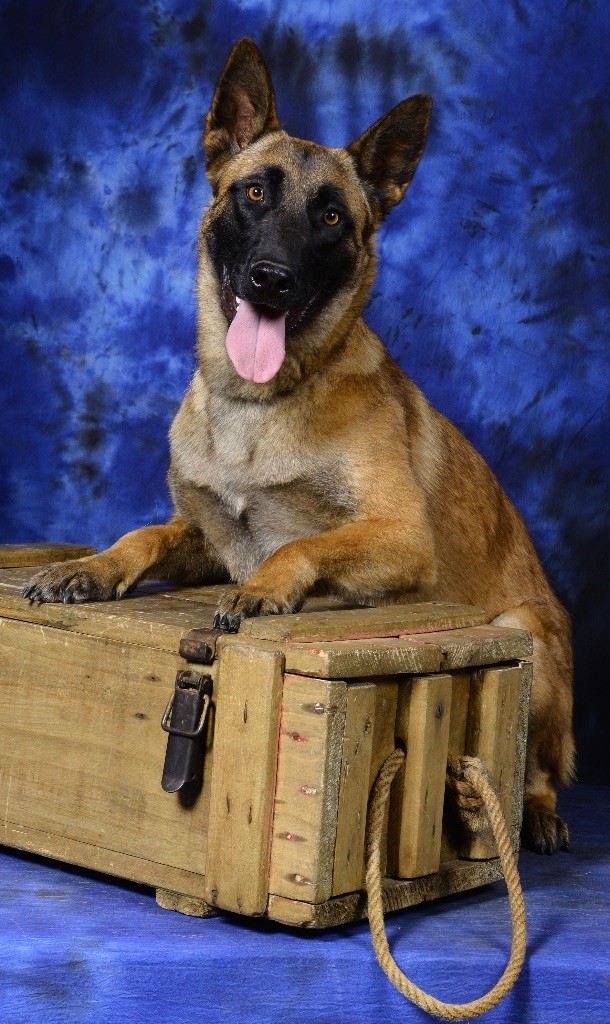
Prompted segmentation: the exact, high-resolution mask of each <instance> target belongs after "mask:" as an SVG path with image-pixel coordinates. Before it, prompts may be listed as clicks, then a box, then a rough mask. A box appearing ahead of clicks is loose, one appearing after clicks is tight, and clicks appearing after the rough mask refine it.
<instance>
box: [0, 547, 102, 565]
mask: <svg viewBox="0 0 610 1024" xmlns="http://www.w3.org/2000/svg"><path fill="white" fill-rule="evenodd" d="M95 552H96V549H95V548H91V547H87V546H85V545H83V544H61V543H47V544H0V569H4V568H15V567H17V566H22V565H30V566H32V565H49V563H50V562H65V561H67V560H68V559H69V558H82V557H83V555H94V554H95Z"/></svg>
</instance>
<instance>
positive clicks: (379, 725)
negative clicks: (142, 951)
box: [360, 679, 400, 885]
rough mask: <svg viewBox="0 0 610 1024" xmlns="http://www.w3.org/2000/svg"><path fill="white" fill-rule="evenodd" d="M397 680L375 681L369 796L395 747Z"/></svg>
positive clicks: (384, 838) (383, 862)
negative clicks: (383, 765) (382, 767)
mask: <svg viewBox="0 0 610 1024" xmlns="http://www.w3.org/2000/svg"><path fill="white" fill-rule="evenodd" d="M399 685H400V684H399V682H398V681H397V680H396V679H386V680H378V681H377V682H376V683H375V717H374V719H373V742H372V752H371V771H370V775H369V787H368V791H369V796H370V794H371V792H372V789H373V786H374V784H375V780H376V778H377V776H378V775H379V770H380V768H381V766H382V764H383V763H384V761H385V760H386V758H387V757H389V755H390V754H391V753H392V751H393V750H394V749H395V747H396V736H395V729H396V707H397V703H398V688H399ZM389 818H390V805H389V803H388V804H387V806H386V811H385V815H384V822H383V827H382V832H381V834H382V843H381V861H380V865H381V871H382V872H385V870H386V864H387V855H388V822H389ZM364 876H365V870H364V867H363V873H362V881H361V883H360V884H361V885H363V884H364Z"/></svg>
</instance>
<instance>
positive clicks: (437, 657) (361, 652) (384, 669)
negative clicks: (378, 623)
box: [286, 638, 442, 679]
mask: <svg viewBox="0 0 610 1024" xmlns="http://www.w3.org/2000/svg"><path fill="white" fill-rule="evenodd" d="M441 660H442V652H441V649H440V647H439V646H435V645H434V644H432V643H425V644H424V643H416V642H413V640H412V639H411V638H409V639H406V640H403V639H400V640H399V639H397V638H385V639H369V640H335V641H333V642H327V643H317V644H299V643H290V644H287V645H286V671H287V672H296V673H297V674H299V675H312V676H319V677H320V678H322V679H354V678H358V677H368V676H388V675H394V674H398V673H400V672H405V673H406V672H417V673H421V672H438V670H439V668H440V665H441Z"/></svg>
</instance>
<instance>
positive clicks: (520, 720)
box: [509, 661, 533, 857]
mask: <svg viewBox="0 0 610 1024" xmlns="http://www.w3.org/2000/svg"><path fill="white" fill-rule="evenodd" d="M519 668H520V670H521V688H520V691H519V713H518V716H517V743H516V750H515V774H514V776H513V785H512V808H511V813H510V820H509V825H510V837H511V842H512V847H513V853H514V855H515V857H518V855H519V847H520V845H521V823H522V821H523V791H524V788H525V761H526V755H527V730H528V722H529V710H530V695H531V689H532V679H533V665H532V663H531V661H522V662H520V663H519Z"/></svg>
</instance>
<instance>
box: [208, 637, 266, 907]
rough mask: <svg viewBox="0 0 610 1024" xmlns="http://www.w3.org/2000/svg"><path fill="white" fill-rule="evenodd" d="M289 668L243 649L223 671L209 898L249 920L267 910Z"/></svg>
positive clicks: (232, 651) (230, 653) (231, 651)
mask: <svg viewBox="0 0 610 1024" xmlns="http://www.w3.org/2000/svg"><path fill="white" fill-rule="evenodd" d="M283 667H284V659H283V655H282V653H281V651H264V650H260V649H258V650H257V649H256V648H253V647H248V646H247V645H245V644H235V645H233V646H232V647H230V648H227V649H226V650H225V651H224V653H223V657H222V660H221V662H220V664H219V668H218V675H217V681H216V687H215V692H216V699H215V704H216V719H215V732H214V756H213V759H212V788H211V794H210V811H209V831H208V862H207V879H206V889H205V899H206V901H207V902H208V903H209V904H210V905H211V906H214V907H222V908H223V909H224V910H234V911H236V912H239V913H242V914H262V913H264V911H265V907H266V905H267V894H268V873H269V849H270V838H271V820H272V813H273V796H274V791H275V776H276V762H277V745H278V732H279V721H280V702H281V696H282V680H283Z"/></svg>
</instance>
